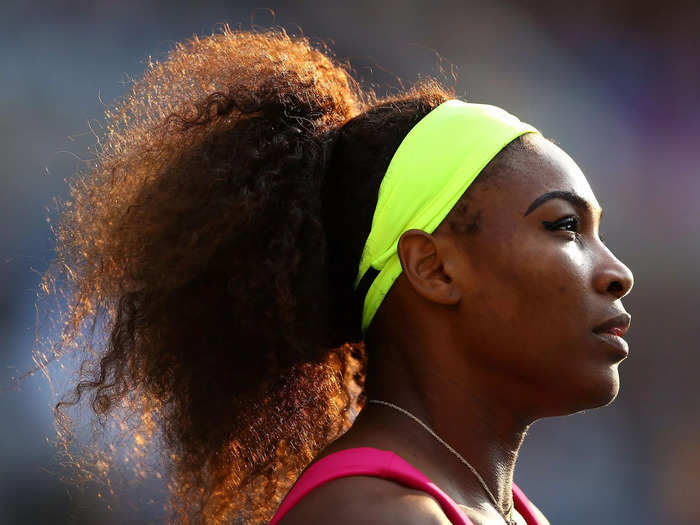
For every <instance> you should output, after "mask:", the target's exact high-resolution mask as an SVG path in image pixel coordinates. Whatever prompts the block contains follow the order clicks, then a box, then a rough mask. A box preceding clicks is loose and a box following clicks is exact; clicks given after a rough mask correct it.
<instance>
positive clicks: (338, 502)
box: [279, 476, 450, 525]
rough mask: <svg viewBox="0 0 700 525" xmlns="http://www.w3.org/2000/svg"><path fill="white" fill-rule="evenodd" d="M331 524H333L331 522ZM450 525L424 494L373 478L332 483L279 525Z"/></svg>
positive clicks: (296, 508) (326, 484)
mask: <svg viewBox="0 0 700 525" xmlns="http://www.w3.org/2000/svg"><path fill="white" fill-rule="evenodd" d="M330 520H332V521H330ZM327 523H333V525H365V524H367V525H370V524H373V525H389V524H395V523H402V524H405V525H450V520H449V519H448V518H447V516H446V515H445V513H444V512H443V511H442V509H441V508H440V504H439V503H438V502H437V501H436V500H435V499H434V498H433V497H431V496H430V495H429V494H426V493H425V492H422V491H418V490H412V489H409V488H406V487H403V486H402V485H399V484H398V483H395V482H393V481H390V480H386V479H382V478H377V477H372V476H350V477H345V478H339V479H336V480H333V481H329V482H328V483H325V484H323V485H321V486H320V487H318V488H316V489H315V490H313V491H311V492H310V493H309V494H307V495H306V496H305V497H304V498H303V499H301V500H300V501H299V503H297V504H296V505H295V506H294V507H293V508H292V509H291V510H290V511H289V512H288V513H287V514H286V515H285V516H284V518H282V519H281V520H280V522H279V525H302V524H303V525H315V524H327Z"/></svg>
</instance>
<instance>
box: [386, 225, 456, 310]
mask: <svg viewBox="0 0 700 525" xmlns="http://www.w3.org/2000/svg"><path fill="white" fill-rule="evenodd" d="M444 248H445V246H443V244H442V243H441V242H440V240H439V239H438V238H436V237H434V236H432V235H430V234H429V233H426V232H424V231H422V230H408V231H406V232H404V233H403V234H402V235H401V237H400V238H399V242H398V246H397V251H398V256H399V260H400V261H401V267H402V269H403V272H404V274H405V276H406V279H407V280H408V281H409V283H410V284H411V286H412V287H413V289H414V290H415V292H416V293H418V294H419V295H421V296H422V297H424V298H425V299H428V300H429V301H432V302H435V303H440V304H457V303H458V302H459V301H460V299H461V291H460V290H459V288H458V285H457V282H456V281H455V280H454V279H452V277H451V276H450V275H449V273H448V272H447V271H446V267H445V261H444V256H445V252H446V250H445V249H444Z"/></svg>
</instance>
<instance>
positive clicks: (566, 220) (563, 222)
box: [542, 215, 605, 244]
mask: <svg viewBox="0 0 700 525" xmlns="http://www.w3.org/2000/svg"><path fill="white" fill-rule="evenodd" d="M542 224H544V226H545V228H547V229H548V230H552V231H554V230H559V229H560V228H559V226H568V225H572V226H573V227H574V228H576V230H562V231H570V232H572V233H574V234H575V237H576V240H577V241H580V240H581V234H580V233H579V232H578V231H577V230H578V225H579V218H578V217H576V216H575V215H569V216H568V217H563V218H561V219H559V220H558V221H555V222H549V221H542ZM598 238H599V239H600V242H602V243H603V244H605V237H603V236H602V235H600V234H598Z"/></svg>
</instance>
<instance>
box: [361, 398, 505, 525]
mask: <svg viewBox="0 0 700 525" xmlns="http://www.w3.org/2000/svg"><path fill="white" fill-rule="evenodd" d="M367 402H368V403H380V404H382V405H386V406H389V407H391V408H394V409H396V410H398V411H399V412H402V413H403V414H405V415H407V416H408V417H410V418H411V419H413V420H414V421H415V422H416V423H418V424H419V425H421V426H422V427H423V428H424V429H425V430H427V431H428V432H430V434H432V436H433V437H434V438H435V439H437V440H438V441H439V442H440V443H442V444H443V445H444V446H445V447H446V448H447V449H448V450H449V451H450V452H452V453H453V454H454V455H455V456H457V458H459V460H460V461H461V462H462V463H464V464H465V465H466V466H467V467H468V468H469V470H471V471H472V474H474V476H476V479H477V480H478V481H479V483H481V486H482V487H483V489H484V491H486V494H487V495H488V497H489V498H490V499H491V502H492V503H493V505H494V507H495V508H496V510H497V511H498V513H499V514H500V515H501V516H502V517H503V519H504V520H505V522H506V523H507V525H517V523H516V522H515V520H513V518H512V512H513V502H512V501H511V503H510V507H508V510H507V511H506V512H502V511H501V509H500V507H499V505H498V501H497V500H496V497H495V496H494V495H493V493H492V492H491V490H489V487H488V485H486V482H485V481H484V478H482V477H481V475H480V474H479V473H478V472H477V471H476V469H475V468H474V467H472V466H471V465H470V464H469V462H468V461H467V460H466V459H464V458H463V457H462V456H461V455H460V454H459V452H457V451H456V450H455V449H454V448H452V447H451V446H450V445H449V444H448V443H446V442H445V441H444V440H443V439H442V438H441V437H440V436H438V435H437V434H436V433H435V432H434V431H433V430H432V429H431V428H430V427H429V426H428V425H426V424H425V423H423V422H422V421H421V420H420V419H418V418H417V417H416V416H414V415H413V414H411V413H410V412H409V411H408V410H406V409H404V408H401V407H399V406H396V405H394V404H393V403H389V402H388V401H382V400H381V399H368V400H367Z"/></svg>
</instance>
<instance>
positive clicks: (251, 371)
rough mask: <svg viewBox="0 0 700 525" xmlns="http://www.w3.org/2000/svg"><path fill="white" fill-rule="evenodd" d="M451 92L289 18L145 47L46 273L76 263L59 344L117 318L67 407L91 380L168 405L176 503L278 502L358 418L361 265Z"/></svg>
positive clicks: (206, 518) (209, 516) (192, 507)
mask: <svg viewBox="0 0 700 525" xmlns="http://www.w3.org/2000/svg"><path fill="white" fill-rule="evenodd" d="M452 96H453V95H452V93H451V92H448V91H446V90H445V89H444V88H442V87H441V86H440V85H439V84H437V83H436V82H433V81H428V82H424V83H422V84H420V85H418V86H417V87H415V88H413V89H412V90H410V91H408V92H406V93H404V94H403V95H401V96H400V97H394V98H390V99H383V100H381V101H379V100H377V99H376V97H375V96H374V94H373V93H363V92H362V91H361V90H360V89H359V87H358V86H357V84H356V82H355V81H354V80H353V79H352V77H351V76H350V74H349V73H348V71H347V69H346V67H345V66H343V65H342V64H339V63H338V62H337V61H335V60H334V59H333V58H332V57H331V56H329V54H328V52H327V51H326V52H321V51H319V50H317V49H315V48H314V47H313V46H312V45H311V44H310V43H309V41H308V40H307V39H306V38H301V37H290V36H288V35H287V34H286V33H285V32H284V31H282V30H269V31H265V32H250V31H231V30H230V29H228V28H225V29H224V30H223V31H222V32H220V33H217V34H214V35H211V36H208V37H206V38H201V39H200V38H193V39H192V40H190V41H188V42H186V43H184V44H178V45H177V46H176V48H175V49H174V50H173V51H172V52H171V53H170V54H169V56H168V57H167V60H165V61H163V62H161V63H151V64H149V68H148V71H147V72H146V74H145V75H144V77H143V78H142V79H141V80H139V81H137V82H136V83H135V84H134V86H133V88H132V92H131V94H130V95H129V96H128V97H127V98H125V99H124V100H123V101H121V102H119V103H118V104H117V105H116V106H115V107H113V108H112V109H110V110H109V111H108V112H107V124H108V125H107V136H106V141H105V143H104V145H103V147H102V149H101V150H100V151H99V155H98V160H97V162H96V163H95V165H94V167H93V168H92V169H91V170H90V172H89V173H88V174H87V175H86V176H82V177H76V178H75V179H74V180H73V181H72V183H71V194H70V198H69V200H68V201H67V202H66V203H65V204H64V205H63V207H62V211H61V213H62V214H61V218H60V221H59V225H58V227H57V228H56V231H55V234H56V239H57V258H56V263H55V264H54V267H52V269H51V270H50V271H49V272H47V274H46V275H45V276H44V287H45V289H47V290H48V289H51V288H52V285H53V284H55V281H56V278H57V277H58V276H59V274H62V275H64V276H65V277H67V283H68V284H67V285H66V289H65V290H64V294H65V295H66V297H67V298H68V299H69V303H68V304H69V308H68V309H67V310H66V313H65V316H66V318H65V323H66V324H65V325H66V326H68V327H72V328H71V329H70V330H69V331H68V332H67V333H66V334H64V336H63V339H62V345H63V350H62V351H63V352H67V351H69V350H70V349H71V348H75V349H76V350H79V351H80V350H86V349H85V348H84V347H82V346H81V345H80V344H78V340H79V337H78V336H79V334H80V332H81V330H83V329H85V328H86V327H90V326H94V324H95V323H97V322H100V321H104V323H105V325H104V326H105V327H106V333H107V340H106V342H105V345H104V347H103V348H102V349H101V350H100V351H99V352H98V353H97V354H96V355H97V356H98V358H97V362H95V363H94V368H93V370H94V372H92V373H88V372H85V373H84V374H83V375H82V376H81V378H80V380H79V382H78V383H77V385H76V386H75V388H74V390H73V391H72V392H71V394H70V395H68V396H67V397H65V398H64V399H63V400H62V401H61V402H60V403H58V405H57V407H56V409H57V411H56V414H57V418H58V420H59V423H60V424H61V426H63V425H64V424H66V423H67V416H65V413H64V411H65V409H66V408H68V407H70V406H72V405H76V404H78V403H79V402H80V401H81V398H83V397H85V396H87V397H88V398H89V400H90V402H91V404H92V407H93V409H94V411H95V412H96V414H97V415H98V416H101V417H104V416H107V415H115V414H117V413H121V412H120V410H118V409H123V408H126V409H127V410H130V415H129V414H127V415H125V416H124V421H125V422H128V421H131V420H132V419H131V418H132V417H133V415H134V414H135V415H137V416H140V417H141V420H142V421H143V420H144V419H145V418H147V419H149V421H154V422H155V423H156V425H155V429H156V430H157V431H159V432H161V433H162V436H163V438H164V443H165V445H166V450H165V451H164V452H167V453H164V458H165V460H166V464H167V467H168V470H169V472H171V473H172V474H171V483H170V485H169V486H170V488H171V507H172V510H173V516H172V518H173V520H174V521H179V522H183V523H207V524H208V523H230V522H231V520H238V522H243V523H261V522H266V521H267V520H268V519H269V518H270V516H271V515H272V513H273V512H274V510H275V509H276V507H277V506H278V505H279V502H280V501H281V499H282V497H283V496H284V495H285V494H286V492H287V490H288V489H289V488H290V487H291V485H292V484H293V483H294V480H295V479H296V476H297V475H298V474H299V473H300V472H301V471H302V470H303V469H304V467H305V466H306V465H307V464H308V463H309V462H310V461H311V460H312V459H313V458H314V457H315V455H317V454H318V452H320V450H322V449H323V448H324V447H325V446H326V445H327V444H328V443H329V441H331V440H333V439H334V438H335V437H338V436H339V435H340V434H341V433H342V432H344V430H345V429H347V428H348V426H349V425H350V424H351V423H352V419H353V417H354V414H353V411H352V410H351V407H352V405H353V402H354V401H353V395H352V392H351V390H350V389H349V387H348V383H349V381H351V380H352V375H353V374H355V379H356V381H357V383H358V385H359V387H360V389H361V385H362V377H363V375H364V369H363V368H362V367H361V364H360V368H359V369H354V368H353V366H355V365H353V364H352V363H353V361H354V360H353V356H354V357H355V358H358V359H359V360H360V361H362V360H363V354H362V350H363V346H362V343H361V336H360V337H358V334H360V332H359V328H360V324H359V323H360V316H359V313H358V312H359V311H358V299H357V298H356V297H354V296H353V292H352V283H353V279H354V275H353V272H356V271H357V264H358V262H359V258H360V251H361V249H362V246H363V244H364V240H365V239H366V236H367V234H368V232H369V229H370V225H371V218H372V211H373V209H374V205H375V204H376V196H377V191H378V188H379V184H380V182H381V178H382V176H383V173H384V170H386V167H387V166H388V163H389V160H390V159H391V155H393V152H394V151H395V149H396V148H397V147H398V144H399V143H400V141H401V140H402V139H403V137H404V136H405V134H406V133H407V132H408V131H409V130H410V128H411V126H412V125H413V124H415V122H417V121H418V120H419V119H420V118H422V116H424V115H425V114H427V112H428V111H430V109H432V108H433V107H435V106H437V105H438V104H439V103H441V102H443V101H444V100H447V99H448V98H450V97H452ZM90 355H91V354H90V352H86V354H85V357H84V360H85V361H84V362H85V363H89V362H90V359H91V357H90ZM90 369H91V368H90V366H86V365H85V364H84V365H83V367H82V368H81V370H84V371H88V370H90ZM65 436H66V439H70V433H68V434H66V435H65Z"/></svg>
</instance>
